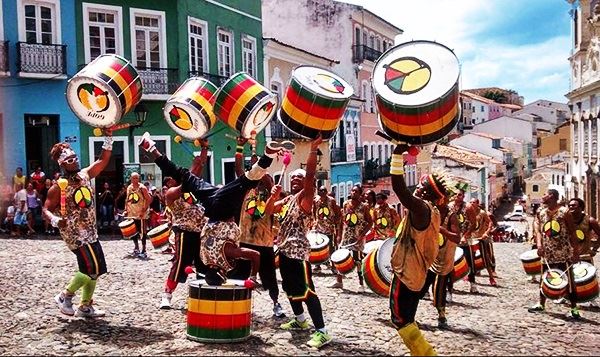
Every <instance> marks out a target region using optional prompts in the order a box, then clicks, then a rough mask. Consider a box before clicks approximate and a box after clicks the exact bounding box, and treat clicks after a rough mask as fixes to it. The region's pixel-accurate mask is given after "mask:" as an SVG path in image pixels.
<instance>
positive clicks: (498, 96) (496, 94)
mask: <svg viewBox="0 0 600 357" xmlns="http://www.w3.org/2000/svg"><path fill="white" fill-rule="evenodd" d="M482 97H484V98H487V99H491V100H493V101H494V102H496V103H500V104H507V103H508V98H507V97H506V94H505V93H503V92H500V91H497V90H489V91H487V92H485V93H483V95H482Z"/></svg>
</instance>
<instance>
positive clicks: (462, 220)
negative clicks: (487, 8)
mask: <svg viewBox="0 0 600 357" xmlns="http://www.w3.org/2000/svg"><path fill="white" fill-rule="evenodd" d="M465 206H466V205H465V203H464V202H461V204H460V205H456V204H455V202H450V203H449V204H448V208H449V209H450V211H451V212H454V213H456V219H458V228H459V229H460V234H461V236H462V235H463V234H464V233H465V232H466V231H468V230H469V220H468V219H467V216H466V214H465ZM466 244H467V243H462V244H459V245H466Z"/></svg>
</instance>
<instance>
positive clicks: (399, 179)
mask: <svg viewBox="0 0 600 357" xmlns="http://www.w3.org/2000/svg"><path fill="white" fill-rule="evenodd" d="M407 149H408V145H406V144H399V145H396V148H395V149H394V154H393V155H392V162H391V165H390V174H391V176H392V189H393V190H394V193H396V196H398V199H399V200H400V202H401V203H402V205H403V206H404V207H405V208H406V209H408V211H409V214H410V216H411V221H412V224H413V225H414V227H415V228H416V229H419V230H422V229H425V228H426V227H427V225H428V224H429V221H430V219H431V217H430V212H429V207H428V206H427V204H426V203H425V202H424V201H423V200H422V199H420V198H417V197H415V196H414V195H413V194H412V193H411V192H410V190H409V189H408V187H406V181H405V180H404V158H403V157H402V154H403V153H404V152H405V151H406V150H407Z"/></svg>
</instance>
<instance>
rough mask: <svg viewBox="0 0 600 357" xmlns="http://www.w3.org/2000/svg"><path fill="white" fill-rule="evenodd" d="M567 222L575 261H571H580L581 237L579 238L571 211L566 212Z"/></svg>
mask: <svg viewBox="0 0 600 357" xmlns="http://www.w3.org/2000/svg"><path fill="white" fill-rule="evenodd" d="M565 223H566V225H567V232H568V233H569V240H570V241H571V247H573V259H572V260H573V261H572V262H571V263H577V262H578V261H579V239H578V238H577V233H576V231H577V230H576V228H575V222H574V220H573V216H571V214H570V213H569V212H567V213H566V214H565Z"/></svg>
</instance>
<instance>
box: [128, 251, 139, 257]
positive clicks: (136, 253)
mask: <svg viewBox="0 0 600 357" xmlns="http://www.w3.org/2000/svg"><path fill="white" fill-rule="evenodd" d="M139 255H140V251H139V250H137V249H134V250H133V252H131V253H129V256H130V257H133V258H137V257H138V256H139Z"/></svg>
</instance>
